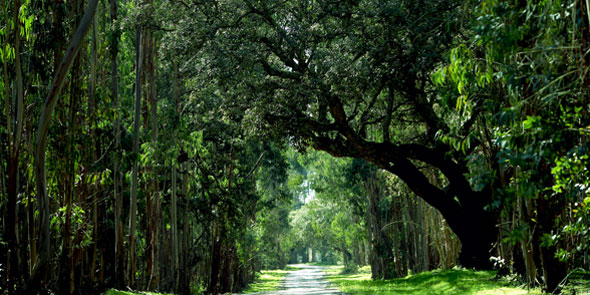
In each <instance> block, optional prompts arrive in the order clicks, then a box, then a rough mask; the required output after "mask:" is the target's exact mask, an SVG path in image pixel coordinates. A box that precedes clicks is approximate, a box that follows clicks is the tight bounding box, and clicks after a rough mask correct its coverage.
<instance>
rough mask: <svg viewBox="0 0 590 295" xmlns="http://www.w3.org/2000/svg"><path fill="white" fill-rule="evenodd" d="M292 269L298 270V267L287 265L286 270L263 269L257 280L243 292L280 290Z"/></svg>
mask: <svg viewBox="0 0 590 295" xmlns="http://www.w3.org/2000/svg"><path fill="white" fill-rule="evenodd" d="M290 270H297V268H296V267H292V266H287V268H285V269H284V270H281V269H277V270H263V271H262V273H261V274H259V275H258V276H257V278H256V280H254V282H253V283H252V284H250V285H249V286H248V288H246V289H244V290H243V291H242V294H247V293H256V292H268V291H277V290H280V289H281V285H282V283H283V280H284V279H285V276H287V273H289V271H290Z"/></svg>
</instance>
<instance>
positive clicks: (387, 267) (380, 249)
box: [365, 171, 397, 280]
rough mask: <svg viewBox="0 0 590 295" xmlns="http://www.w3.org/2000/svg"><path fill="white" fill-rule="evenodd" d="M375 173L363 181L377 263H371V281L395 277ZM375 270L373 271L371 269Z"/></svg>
mask: <svg viewBox="0 0 590 295" xmlns="http://www.w3.org/2000/svg"><path fill="white" fill-rule="evenodd" d="M377 177H378V175H377V171H373V173H371V175H370V176H369V178H367V179H366V180H365V189H366V193H367V197H368V199H369V202H368V205H369V208H368V209H367V214H368V219H369V222H368V224H370V225H369V228H370V232H371V234H372V239H371V242H372V243H373V247H372V248H373V251H374V257H373V259H378V260H379V261H378V262H377V261H374V262H372V263H371V266H372V268H371V270H372V271H374V273H373V275H372V276H373V279H386V280H388V279H392V278H394V277H396V276H397V274H396V272H395V260H394V256H393V245H392V242H391V239H390V238H389V236H388V235H387V232H386V231H385V229H384V224H383V220H382V218H381V212H380V210H379V207H378V206H379V202H380V200H381V193H382V192H381V190H380V189H379V186H378V183H377V180H376V178H377ZM373 268H375V269H373Z"/></svg>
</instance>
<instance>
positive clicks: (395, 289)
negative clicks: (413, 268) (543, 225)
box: [327, 268, 541, 295]
mask: <svg viewBox="0 0 590 295" xmlns="http://www.w3.org/2000/svg"><path fill="white" fill-rule="evenodd" d="M340 271H341V268H330V269H328V270H327V273H328V280H329V281H330V282H332V283H333V284H334V285H336V286H338V288H339V289H340V291H343V292H345V293H347V294H383V295H385V294H388V295H389V294H391V295H402V294H403V295H410V294H415V295H418V294H428V295H438V294H440V295H443V294H444V295H455V294H456V295H524V294H531V295H532V294H541V290H540V289H531V290H527V289H524V288H519V287H515V286H512V285H511V283H510V282H508V281H505V280H494V277H495V275H496V273H495V272H494V271H472V270H464V269H449V270H434V271H428V272H423V273H419V274H415V275H410V276H407V277H405V278H399V279H393V280H381V281H373V280H371V273H370V270H367V268H363V269H361V271H360V272H359V273H358V274H349V275H342V274H340Z"/></svg>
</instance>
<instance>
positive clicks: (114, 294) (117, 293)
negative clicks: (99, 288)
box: [104, 289, 172, 295]
mask: <svg viewBox="0 0 590 295" xmlns="http://www.w3.org/2000/svg"><path fill="white" fill-rule="evenodd" d="M104 295H172V294H171V293H154V292H130V291H121V290H115V289H111V290H108V291H107V292H106V293H104Z"/></svg>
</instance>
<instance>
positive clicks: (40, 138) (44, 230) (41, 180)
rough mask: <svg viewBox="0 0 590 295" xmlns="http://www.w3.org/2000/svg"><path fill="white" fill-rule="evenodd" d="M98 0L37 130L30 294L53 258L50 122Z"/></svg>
mask: <svg viewBox="0 0 590 295" xmlns="http://www.w3.org/2000/svg"><path fill="white" fill-rule="evenodd" d="M97 4H98V0H90V1H89V2H88V6H87V7H86V11H85V12H84V16H83V17H82V20H81V22H80V25H79V26H78V29H77V30H76V33H75V34H74V37H73V38H72V41H71V42H70V45H69V47H68V49H67V51H66V53H65V55H64V57H63V59H62V61H61V64H60V65H59V68H58V70H57V71H56V75H55V78H54V80H53V83H52V84H51V87H50V89H49V93H48V95H47V99H46V101H45V106H44V107H43V111H42V112H41V119H40V120H39V128H38V129H37V146H36V149H35V175H36V188H37V194H38V198H39V222H40V225H39V249H38V252H37V259H36V263H35V266H34V268H33V272H32V274H31V277H30V279H29V283H28V284H27V291H28V292H29V293H36V292H37V290H38V289H39V287H40V286H42V285H43V284H45V283H46V282H41V280H42V279H43V276H44V275H45V274H48V273H49V259H50V255H51V252H50V243H49V241H50V231H49V198H48V196H47V186H46V185H45V183H46V171H45V149H46V147H47V133H48V130H49V123H50V122H51V118H52V116H53V110H54V109H55V105H56V103H57V99H58V97H59V93H60V91H61V88H62V86H63V83H64V81H65V78H66V74H67V72H68V71H69V69H70V67H71V66H72V63H73V61H74V58H75V57H76V56H77V55H78V52H79V51H80V48H81V47H82V41H83V39H84V36H86V33H87V32H88V29H89V28H90V24H91V23H92V19H93V16H94V12H95V11H96V6H97Z"/></svg>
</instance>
